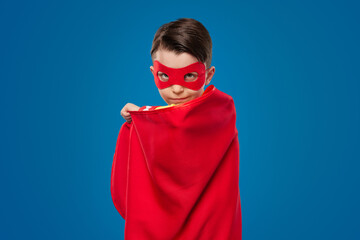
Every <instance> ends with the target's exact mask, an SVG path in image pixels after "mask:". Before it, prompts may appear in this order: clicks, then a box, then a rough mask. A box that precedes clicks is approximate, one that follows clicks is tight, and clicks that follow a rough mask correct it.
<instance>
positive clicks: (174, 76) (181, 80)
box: [154, 60, 206, 91]
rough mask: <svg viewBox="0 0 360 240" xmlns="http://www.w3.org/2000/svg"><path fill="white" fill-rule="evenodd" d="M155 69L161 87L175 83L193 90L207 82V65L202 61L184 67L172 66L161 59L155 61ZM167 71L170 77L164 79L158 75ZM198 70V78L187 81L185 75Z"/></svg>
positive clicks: (156, 81) (156, 82)
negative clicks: (166, 64)
mask: <svg viewBox="0 0 360 240" xmlns="http://www.w3.org/2000/svg"><path fill="white" fill-rule="evenodd" d="M154 70H155V76H154V79H155V84H156V86H157V87H158V88H159V89H163V88H167V87H170V86H171V85H173V84H178V85H181V86H184V87H187V88H190V89H192V90H195V91H196V90H199V89H200V88H201V87H202V86H203V85H204V83H205V72H206V70H205V65H204V64H203V63H202V62H196V63H193V64H190V65H188V66H186V67H183V68H170V67H167V66H165V65H163V64H161V63H160V62H159V61H157V60H155V61H154ZM159 71H160V72H162V73H165V74H166V75H167V76H168V79H166V81H164V80H163V79H162V80H161V79H160V78H159V76H158V72H159ZM192 72H196V73H197V74H198V75H197V78H196V79H195V80H194V81H185V75H186V74H188V73H192Z"/></svg>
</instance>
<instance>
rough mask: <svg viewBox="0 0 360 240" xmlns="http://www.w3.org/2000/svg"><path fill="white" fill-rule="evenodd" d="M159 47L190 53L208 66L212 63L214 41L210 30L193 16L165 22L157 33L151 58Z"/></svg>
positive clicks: (177, 52)
mask: <svg viewBox="0 0 360 240" xmlns="http://www.w3.org/2000/svg"><path fill="white" fill-rule="evenodd" d="M159 49H164V50H168V51H174V52H175V53H176V54H180V53H184V52H186V53H189V54H191V55H193V56H194V57H196V58H197V59H198V61H200V62H202V63H204V64H205V65H206V67H207V68H209V67H210V65H211V58H212V42H211V37H210V34H209V32H208V31H207V30H206V28H205V27H204V25H202V24H201V23H200V22H199V21H197V20H195V19H192V18H179V19H177V20H176V21H172V22H169V23H165V24H164V25H162V26H161V27H160V28H159V29H158V30H157V32H156V33H155V36H154V39H153V43H152V47H151V51H150V54H151V58H152V60H154V57H155V53H156V51H157V50H159Z"/></svg>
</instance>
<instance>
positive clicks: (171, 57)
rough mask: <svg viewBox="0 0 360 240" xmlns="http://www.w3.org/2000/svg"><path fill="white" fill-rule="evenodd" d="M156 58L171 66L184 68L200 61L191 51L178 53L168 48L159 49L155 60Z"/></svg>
mask: <svg viewBox="0 0 360 240" xmlns="http://www.w3.org/2000/svg"><path fill="white" fill-rule="evenodd" d="M155 60H157V61H159V62H160V63H161V64H163V65H165V66H167V67H170V68H183V67H186V66H188V65H190V64H192V63H196V62H197V61H198V60H197V59H196V58H195V57H194V56H192V55H191V54H189V53H180V54H178V53H175V52H173V51H168V50H159V51H157V52H156V55H155V58H154V61H155Z"/></svg>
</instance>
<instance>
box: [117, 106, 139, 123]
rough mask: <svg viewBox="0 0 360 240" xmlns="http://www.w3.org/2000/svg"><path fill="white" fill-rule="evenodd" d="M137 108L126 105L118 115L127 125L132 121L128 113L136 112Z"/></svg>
mask: <svg viewBox="0 0 360 240" xmlns="http://www.w3.org/2000/svg"><path fill="white" fill-rule="evenodd" d="M139 108H140V107H138V106H136V105H135V104H132V103H127V104H125V106H124V107H123V108H122V109H121V111H120V114H121V116H122V117H123V118H124V119H125V120H126V121H127V122H128V123H130V122H131V121H132V119H131V115H130V113H129V111H138V110H139Z"/></svg>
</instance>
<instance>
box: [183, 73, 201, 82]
mask: <svg viewBox="0 0 360 240" xmlns="http://www.w3.org/2000/svg"><path fill="white" fill-rule="evenodd" d="M197 76H198V75H197V73H196V72H192V73H187V74H186V75H185V76H184V80H185V82H193V81H195V80H196V79H197Z"/></svg>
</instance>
